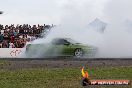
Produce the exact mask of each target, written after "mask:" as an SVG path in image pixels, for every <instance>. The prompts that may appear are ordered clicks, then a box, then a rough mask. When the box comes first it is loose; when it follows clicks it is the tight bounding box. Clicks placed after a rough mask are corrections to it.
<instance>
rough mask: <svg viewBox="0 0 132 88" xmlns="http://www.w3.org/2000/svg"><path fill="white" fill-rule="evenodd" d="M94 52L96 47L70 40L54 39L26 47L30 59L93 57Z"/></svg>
mask: <svg viewBox="0 0 132 88" xmlns="http://www.w3.org/2000/svg"><path fill="white" fill-rule="evenodd" d="M96 52H97V48H96V47H94V46H91V45H84V44H81V43H78V42H76V41H74V40H72V39H70V38H56V39H53V40H52V41H51V43H48V44H28V45H27V46H26V55H27V57H31V58H33V57H55V56H73V57H76V58H80V57H84V56H87V57H94V56H95V54H96Z"/></svg>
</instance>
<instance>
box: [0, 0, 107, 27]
mask: <svg viewBox="0 0 132 88" xmlns="http://www.w3.org/2000/svg"><path fill="white" fill-rule="evenodd" d="M108 1H109V0H0V10H1V11H4V14H3V15H0V20H1V21H0V23H1V24H24V23H28V24H44V23H45V24H57V25H58V24H62V23H63V22H65V20H67V21H68V20H70V19H71V18H73V17H74V18H75V19H79V21H82V23H85V22H89V21H91V20H92V19H95V18H102V19H103V15H104V14H103V10H104V7H105V4H106V2H108ZM75 19H74V20H75Z"/></svg>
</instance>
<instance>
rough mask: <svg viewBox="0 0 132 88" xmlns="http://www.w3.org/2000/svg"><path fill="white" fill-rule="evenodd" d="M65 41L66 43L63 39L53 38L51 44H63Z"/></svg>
mask: <svg viewBox="0 0 132 88" xmlns="http://www.w3.org/2000/svg"><path fill="white" fill-rule="evenodd" d="M65 43H67V41H66V40H65V39H58V40H54V41H53V42H52V44H54V45H64V44H65Z"/></svg>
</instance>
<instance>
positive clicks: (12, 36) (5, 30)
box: [0, 24, 53, 48]
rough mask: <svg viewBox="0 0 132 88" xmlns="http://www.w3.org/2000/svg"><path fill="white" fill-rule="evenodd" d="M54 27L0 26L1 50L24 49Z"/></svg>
mask: <svg viewBox="0 0 132 88" xmlns="http://www.w3.org/2000/svg"><path fill="white" fill-rule="evenodd" d="M52 26H53V25H45V24H44V25H39V24H38V25H32V26H31V25H29V24H23V25H16V26H15V25H14V24H11V25H5V26H4V25H1V24H0V48H23V47H24V46H25V44H26V43H27V42H31V41H33V40H35V39H37V38H40V37H41V33H43V32H44V31H45V30H46V29H49V28H51V27H52Z"/></svg>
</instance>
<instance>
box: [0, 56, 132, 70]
mask: <svg viewBox="0 0 132 88" xmlns="http://www.w3.org/2000/svg"><path fill="white" fill-rule="evenodd" d="M1 60H5V61H7V62H8V63H7V64H0V68H1V69H2V68H3V69H10V70H14V69H23V68H74V67H78V68H81V67H82V66H85V67H88V68H96V67H115V66H132V58H85V59H84V58H79V59H76V58H3V59H1Z"/></svg>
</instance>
